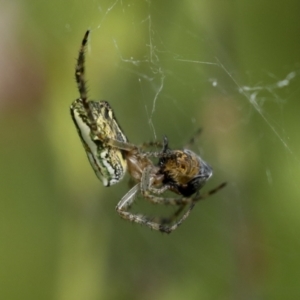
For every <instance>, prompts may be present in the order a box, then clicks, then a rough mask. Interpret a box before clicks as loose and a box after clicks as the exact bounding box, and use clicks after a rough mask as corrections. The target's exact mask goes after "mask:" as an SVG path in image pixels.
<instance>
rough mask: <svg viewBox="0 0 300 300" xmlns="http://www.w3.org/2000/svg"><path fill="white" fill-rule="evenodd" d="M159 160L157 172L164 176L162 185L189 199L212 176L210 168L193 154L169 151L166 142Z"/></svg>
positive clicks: (185, 151)
mask: <svg viewBox="0 0 300 300" xmlns="http://www.w3.org/2000/svg"><path fill="white" fill-rule="evenodd" d="M163 153H165V154H166V156H165V157H161V158H160V159H159V163H158V165H159V172H160V173H161V174H163V175H164V179H163V184H168V185H170V186H171V188H170V190H172V191H173V192H175V193H177V194H180V195H183V196H185V197H189V196H191V195H193V194H195V193H196V192H197V191H198V190H200V188H201V187H202V186H203V185H204V184H205V182H206V181H207V180H208V179H209V178H210V177H211V176H212V168H211V167H210V166H209V165H208V164H207V163H206V162H205V161H204V160H202V159H201V158H200V156H198V155H196V154H195V153H194V152H192V151H190V150H188V149H184V150H170V149H169V148H168V143H167V140H166V139H165V145H164V149H163Z"/></svg>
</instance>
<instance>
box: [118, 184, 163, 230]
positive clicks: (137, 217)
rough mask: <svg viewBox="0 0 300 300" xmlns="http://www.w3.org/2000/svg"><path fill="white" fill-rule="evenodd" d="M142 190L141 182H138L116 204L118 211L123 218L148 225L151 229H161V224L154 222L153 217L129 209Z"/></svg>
mask: <svg viewBox="0 0 300 300" xmlns="http://www.w3.org/2000/svg"><path fill="white" fill-rule="evenodd" d="M139 190H140V184H136V185H135V186H134V187H133V188H132V189H131V190H130V191H129V192H128V193H127V194H126V195H125V196H124V197H123V198H122V199H121V201H120V202H119V203H118V205H117V206H116V211H117V212H118V214H119V215H120V217H121V218H123V219H125V220H128V221H131V222H135V223H137V224H141V225H146V226H148V227H149V228H151V229H154V230H160V227H161V224H159V223H157V222H153V221H152V220H151V218H148V217H146V216H144V215H141V214H134V213H131V212H129V211H128V209H129V208H130V206H131V204H132V203H133V202H134V200H135V199H136V197H137V195H138V192H139Z"/></svg>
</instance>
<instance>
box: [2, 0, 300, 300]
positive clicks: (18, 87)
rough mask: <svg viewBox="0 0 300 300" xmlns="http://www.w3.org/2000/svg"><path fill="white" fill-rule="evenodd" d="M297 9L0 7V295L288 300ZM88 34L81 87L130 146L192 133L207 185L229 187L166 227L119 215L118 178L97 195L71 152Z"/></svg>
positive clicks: (293, 252) (294, 196)
mask: <svg viewBox="0 0 300 300" xmlns="http://www.w3.org/2000/svg"><path fill="white" fill-rule="evenodd" d="M299 9H300V3H299V2H298V1H296V0H287V1H284V2H283V1H279V2H276V3H275V2H274V1H270V0H268V1H264V2H261V1H251V2H246V1H240V2H237V1H192V0H187V1H177V2H175V1H173V2H171V1H161V2H158V1H151V0H147V1H146V0H144V1H133V0H122V1H121V0H103V1H99V0H87V1H72V0H67V1H58V0H54V1H30V0H25V1H13V2H12V1H5V0H4V1H2V3H1V12H0V32H1V37H2V43H1V45H0V52H1V55H0V68H1V74H2V75H1V79H0V91H1V99H0V125H1V127H0V128H1V129H0V137H1V147H0V163H1V168H0V176H1V189H0V199H1V202H0V203H1V207H0V211H1V227H0V228H1V229H0V230H1V246H0V260H1V262H0V263H1V264H0V299H5V300H15V299H22V300H26V299H30V300H35V299H43V300H47V299H57V300H71V299H72V300H77V299H85V300H96V299H164V300H166V299H172V300H174V299H183V298H185V299H272V300H273V299H282V298H287V299H298V298H299V296H300V288H299V283H298V278H299V275H300V271H299V270H300V258H299V250H300V249H299V248H300V245H299V238H298V234H299V229H300V221H299V216H298V215H299V213H298V212H299V209H300V205H299V187H298V180H297V178H299V175H300V174H299V165H300V163H299V162H300V159H299V155H298V153H299V151H297V149H299V143H300V140H299V134H298V128H299V117H298V112H299V106H300V102H299V101H298V98H299V93H300V92H299V74H300V73H299V63H300V62H299V47H300V39H299V26H300V19H299ZM88 28H90V29H91V31H92V33H91V39H90V41H89V46H88V51H87V79H88V85H89V89H90V91H89V95H90V96H91V98H92V99H98V100H100V99H105V100H108V101H109V102H110V103H111V105H112V107H113V108H114V110H115V114H116V116H117V117H118V120H119V122H120V124H121V125H122V127H123V129H124V131H125V133H126V134H127V135H128V137H129V140H130V141H132V142H133V143H136V144H139V143H141V142H143V141H147V140H153V139H155V138H157V139H161V137H162V136H163V135H165V134H166V135H167V136H168V137H169V140H170V144H171V147H182V146H183V145H184V144H185V143H186V142H187V141H188V139H189V138H190V136H191V135H192V133H193V132H195V131H196V130H197V129H198V128H199V127H203V128H204V132H203V135H202V136H201V138H200V140H199V141H197V142H196V145H195V150H198V151H199V153H201V155H203V157H204V158H205V160H207V161H208V162H209V163H210V164H212V166H213V167H214V170H215V174H214V178H213V179H212V180H211V182H210V183H209V184H208V185H207V187H205V189H209V188H212V187H214V186H216V185H217V184H219V183H220V182H222V181H224V180H226V181H228V186H227V187H226V189H224V190H222V191H220V192H219V193H218V194H216V195H215V196H213V197H212V198H210V199H209V200H208V201H205V202H203V203H199V204H198V205H197V207H196V209H195V211H194V212H193V213H192V215H191V217H190V218H189V219H188V220H187V221H186V222H185V223H184V224H183V225H182V227H180V228H179V229H178V230H177V231H175V232H174V233H173V234H172V235H170V236H167V235H162V234H160V233H157V232H152V231H150V230H148V229H147V228H144V227H140V226H137V225H133V224H130V223H128V222H125V221H123V220H121V219H120V218H119V217H118V215H117V214H116V212H115V210H114V207H115V205H116V204H117V201H118V199H121V197H122V195H124V194H125V193H126V191H127V190H128V184H127V182H126V181H127V180H124V182H122V183H120V184H118V185H116V186H113V187H111V188H109V189H106V188H104V187H103V186H102V185H101V183H100V182H99V181H98V180H97V179H96V177H95V176H94V174H93V172H92V170H91V168H90V166H89V164H88V161H87V159H86V157H85V154H84V151H83V149H82V146H81V144H80V141H79V138H78V136H77V133H76V130H75V128H74V126H73V124H72V121H71V118H70V115H69V105H70V104H71V102H72V101H73V100H74V99H75V98H76V97H77V96H78V92H77V90H76V84H75V80H74V65H75V59H76V56H77V53H78V50H79V46H80V42H81V39H82V37H83V34H84V32H85V31H86V29H88ZM288 74H289V75H290V77H287V76H288ZM286 78H287V79H288V80H287V81H286V82H284V81H283V80H284V79H286ZM280 84H281V85H282V86H281V85H280ZM154 104H155V106H154ZM200 145H201V147H200ZM139 202H140V203H139V204H138V205H136V206H135V209H136V210H138V211H144V209H145V210H146V211H147V209H151V208H147V207H145V208H144V206H143V201H142V200H140V201H139ZM171 209H172V208H170V207H168V208H167V210H171ZM158 210H159V208H158Z"/></svg>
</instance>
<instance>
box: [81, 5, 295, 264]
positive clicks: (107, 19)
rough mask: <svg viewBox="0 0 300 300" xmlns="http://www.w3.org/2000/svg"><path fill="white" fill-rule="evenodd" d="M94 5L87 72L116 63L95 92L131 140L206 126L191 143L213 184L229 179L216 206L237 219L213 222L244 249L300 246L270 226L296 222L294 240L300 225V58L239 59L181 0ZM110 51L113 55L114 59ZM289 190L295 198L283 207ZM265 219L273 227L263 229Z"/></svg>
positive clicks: (284, 252) (178, 137)
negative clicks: (170, 9) (261, 62)
mask: <svg viewBox="0 0 300 300" xmlns="http://www.w3.org/2000/svg"><path fill="white" fill-rule="evenodd" d="M93 5H94V7H97V9H98V16H99V18H98V20H97V21H96V24H93V25H90V26H91V27H90V29H91V31H92V32H91V39H90V43H89V51H88V55H87V56H88V57H87V61H90V63H89V62H88V64H89V75H88V78H96V79H90V80H89V81H90V83H91V84H90V86H93V87H94V86H96V84H94V83H93V81H96V80H97V82H99V78H103V77H104V76H106V74H104V75H103V74H102V73H103V69H105V70H108V69H110V71H111V74H112V75H109V76H111V77H112V78H115V82H116V83H117V85H118V86H117V87H116V86H114V85H113V84H112V83H110V85H108V86H105V87H104V86H103V85H102V86H101V87H100V88H99V90H100V91H101V95H105V97H107V99H109V101H110V102H111V104H112V107H113V108H114V110H115V113H116V115H117V117H118V120H119V122H120V124H121V125H122V127H123V129H124V131H125V133H126V135H128V137H129V140H130V141H132V142H133V143H135V144H139V143H142V142H144V141H148V140H161V139H162V137H163V136H164V135H167V136H168V138H169V140H170V144H171V147H173V148H174V147H184V145H185V144H186V142H187V141H188V140H189V139H190V137H191V136H192V134H193V132H196V131H197V129H199V128H203V129H204V130H203V135H202V136H201V138H200V141H196V143H195V145H194V146H193V147H194V148H195V149H196V150H197V151H198V152H199V153H200V155H201V156H203V158H204V159H205V160H207V161H208V162H209V163H210V164H211V165H212V166H213V168H214V171H215V173H214V179H213V182H214V183H209V184H210V185H213V184H214V185H217V184H218V183H220V182H222V181H224V180H225V181H228V183H229V184H228V187H227V188H226V191H225V190H224V191H222V192H221V193H222V195H218V196H216V197H219V200H218V201H220V199H223V200H222V202H221V204H219V205H220V211H221V210H224V211H226V214H227V215H226V217H224V216H223V217H224V218H225V219H226V218H228V220H229V219H232V220H234V221H233V224H231V225H229V224H228V223H230V222H228V223H226V222H225V221H224V220H223V222H225V223H226V225H225V226H224V223H223V224H220V225H215V226H216V228H215V230H216V232H218V233H220V234H221V235H222V236H223V237H225V238H229V239H230V238H232V237H237V238H241V236H243V239H242V240H243V242H241V243H240V244H238V245H235V246H236V247H237V248H238V247H239V246H240V247H241V248H243V247H246V248H247V247H250V250H248V252H247V253H248V254H249V251H250V252H251V251H253V252H254V253H256V254H255V255H257V256H259V255H261V253H267V256H270V255H271V256H272V255H274V256H276V255H278V256H282V257H283V262H285V258H286V257H287V256H294V255H295V254H296V248H293V247H289V244H288V245H287V246H282V245H281V244H280V239H282V240H284V238H286V236H285V234H282V233H281V235H280V237H279V240H277V238H276V237H275V236H274V234H272V233H270V232H269V231H271V232H272V231H274V232H278V231H280V229H279V227H278V226H277V225H274V224H278V223H280V224H282V223H284V222H283V221H284V220H285V219H286V218H288V219H289V220H290V223H289V222H288V223H286V224H285V225H281V226H283V227H284V230H285V231H286V232H288V233H287V235H289V236H290V237H291V238H294V237H295V233H294V231H293V226H294V225H295V226H296V227H297V228H299V227H300V224H299V221H298V219H299V218H298V215H297V213H295V212H296V211H297V209H299V206H298V204H297V203H298V198H299V191H298V188H297V186H298V179H297V178H298V176H299V167H300V158H299V151H297V139H299V138H298V134H297V131H295V128H296V127H297V126H298V127H299V121H298V122H296V121H295V120H296V119H295V118H296V117H297V115H296V114H294V113H293V111H295V110H296V109H297V105H296V104H295V103H296V102H297V101H298V98H297V97H299V92H300V91H299V86H300V85H299V83H300V82H299V66H298V64H297V63H298V62H297V61H294V62H293V61H292V62H290V63H289V64H283V65H279V67H278V64H277V65H276V67H273V66H272V64H271V63H270V64H269V65H267V64H266V66H270V67H269V69H268V68H267V69H266V67H265V66H264V67H262V68H260V69H259V68H253V69H252V68H251V63H248V64H246V63H244V65H245V66H246V67H241V66H239V67H237V65H239V63H240V64H241V65H243V64H242V63H241V62H240V61H238V60H235V59H234V57H233V55H232V54H231V53H230V51H229V50H228V49H230V47H225V46H221V45H220V44H222V38H220V40H221V41H220V40H219V39H218V38H217V37H216V35H214V36H212V37H211V36H210V35H211V31H210V29H208V28H207V27H206V26H205V21H203V22H198V21H197V18H196V17H195V16H193V12H192V10H193V9H192V5H191V7H189V6H188V5H187V6H184V5H183V6H182V7H181V8H177V9H180V10H181V9H182V11H180V13H179V12H178V13H177V14H176V17H172V16H170V18H168V19H166V18H165V15H164V13H163V12H161V10H160V9H161V8H162V7H159V5H158V4H154V2H152V1H150V0H149V1H140V2H139V3H136V2H135V1H121V0H116V1H106V2H102V1H101V2H100V1H93ZM161 5H162V4H161ZM113 26H114V27H113ZM166 28H169V30H167V29H166ZM170 28H171V29H170ZM181 41H182V42H181ZM224 43H225V42H224ZM103 44H104V45H105V46H103ZM99 47H100V50H99ZM105 47H107V48H108V49H109V50H107V51H106V52H105V50H103V49H104V48H105ZM231 47H232V46H231ZM232 51H233V52H234V51H236V50H235V49H232ZM108 52H109V53H111V54H112V57H113V59H111V60H109V62H108V61H107V57H108V54H107V53H108ZM99 53H103V56H102V55H99ZM245 55H248V54H245ZM91 74H93V75H91ZM100 80H101V79H100ZM112 82H113V81H112ZM93 89H94V88H93ZM93 94H95V95H97V91H93ZM298 102H299V101H298ZM120 111H122V113H121V112H120ZM137 124H138V125H137ZM296 124H297V125H296ZM297 195H298V198H297ZM283 198H285V200H284V201H286V200H287V199H286V198H289V201H287V202H285V204H286V205H285V206H284V208H282V199H283ZM270 207H271V209H270ZM281 208H282V210H281ZM220 211H219V213H220ZM197 213H198V220H194V223H193V224H196V223H197V221H199V219H200V220H205V218H206V221H207V222H212V223H213V224H217V218H216V217H215V216H214V215H213V213H212V212H211V211H210V214H208V215H206V216H205V212H199V211H198V212H197ZM220 214H221V213H220ZM265 214H267V216H266V215H265ZM262 216H263V217H262ZM255 220H258V221H257V222H256V221H255ZM206 221H204V222H206ZM204 222H201V223H204ZM261 223H264V226H266V228H267V229H266V228H265V227H264V228H263V229H262V228H260V226H261ZM292 225H293V226H292ZM197 226H198V227H199V225H197ZM272 226H274V227H272ZM213 227H214V225H211V227H210V229H211V228H213ZM235 228H239V229H238V230H237V231H235ZM257 228H259V229H257ZM256 229H257V230H258V231H259V233H257V232H256V231H255V230H256ZM268 230H269V231H268ZM269 233H270V235H268V234H269ZM256 234H257V235H256ZM249 245H250V246H249ZM295 246H297V247H299V242H296V243H295ZM240 250H241V249H240ZM244 250H245V249H244ZM241 251H242V250H241ZM178 252H180V250H178ZM181 255H182V256H185V255H184V253H181ZM255 255H254V256H255ZM250 256H251V255H250ZM252 259H255V257H254V258H253V256H252ZM216 270H217V267H216Z"/></svg>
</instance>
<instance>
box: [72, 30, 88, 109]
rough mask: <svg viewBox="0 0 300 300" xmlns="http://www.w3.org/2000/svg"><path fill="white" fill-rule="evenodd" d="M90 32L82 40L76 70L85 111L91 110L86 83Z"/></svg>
mask: <svg viewBox="0 0 300 300" xmlns="http://www.w3.org/2000/svg"><path fill="white" fill-rule="evenodd" d="M89 33H90V31H89V30H88V31H87V32H86V33H85V35H84V37H83V40H82V43H81V47H80V50H79V55H78V58H77V64H76V68H75V78H76V82H77V87H78V91H79V94H80V98H81V99H82V102H83V104H84V107H85V109H87V110H90V108H89V106H88V104H87V89H86V83H85V77H84V75H85V72H84V71H85V67H84V63H85V55H84V54H85V48H86V44H87V41H88V36H89Z"/></svg>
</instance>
